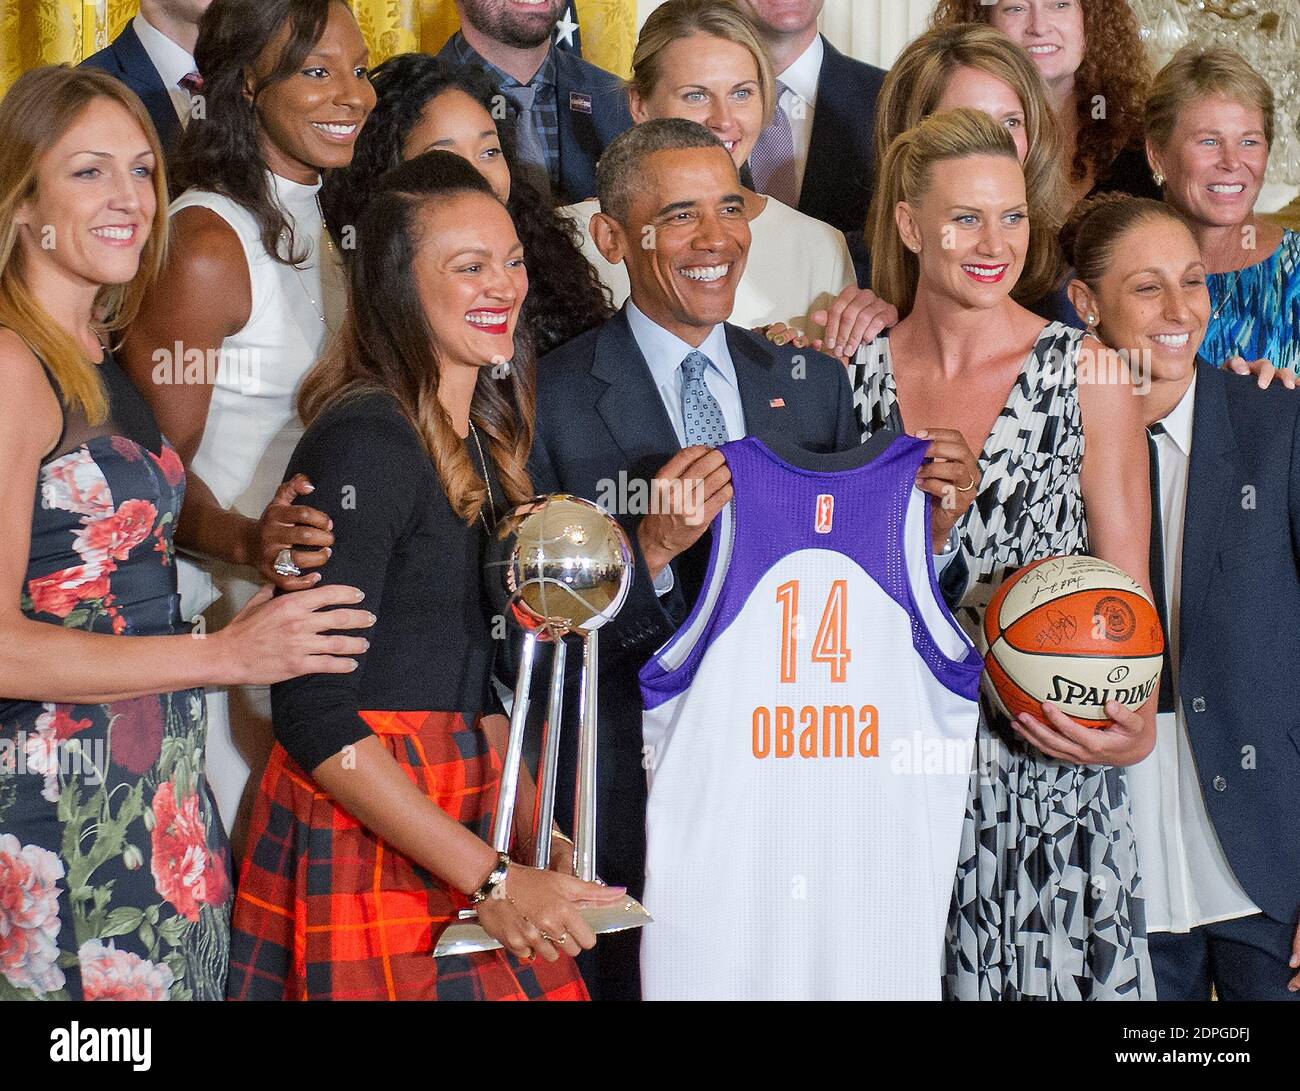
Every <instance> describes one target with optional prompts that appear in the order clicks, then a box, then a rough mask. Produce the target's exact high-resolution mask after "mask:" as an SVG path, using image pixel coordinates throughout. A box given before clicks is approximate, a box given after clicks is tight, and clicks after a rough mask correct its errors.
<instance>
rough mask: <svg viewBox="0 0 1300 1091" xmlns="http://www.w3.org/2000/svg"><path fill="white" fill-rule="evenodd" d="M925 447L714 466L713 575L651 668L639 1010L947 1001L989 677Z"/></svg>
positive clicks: (755, 450) (645, 676) (748, 458)
mask: <svg viewBox="0 0 1300 1091" xmlns="http://www.w3.org/2000/svg"><path fill="white" fill-rule="evenodd" d="M882 439H883V437H882ZM769 442H773V441H769ZM927 447H928V444H927V443H926V442H924V441H922V440H917V439H913V438H911V437H907V436H900V437H898V438H896V439H894V440H893V441H892V442H889V443H888V445H887V446H883V447H882V444H881V443H868V444H867V445H864V446H863V447H861V448H857V449H855V450H853V451H846V452H842V453H840V454H833V455H815V454H810V453H808V452H806V451H802V450H800V449H798V448H793V447H791V448H789V449H787V448H786V447H785V446H784V445H782V446H781V447H779V448H776V450H780V452H781V456H782V457H778V455H777V454H776V453H774V448H773V447H770V446H768V445H767V444H764V443H763V442H761V441H760V440H758V439H755V438H753V437H751V438H748V439H743V440H739V441H737V442H735V443H729V444H727V445H726V446H724V447H723V448H721V450H722V452H723V454H724V455H726V458H727V463H728V465H729V466H730V468H731V476H732V484H733V487H734V489H735V498H734V500H733V501H732V503H731V504H730V505H728V507H727V508H726V509H724V510H723V512H722V513H720V514H719V516H718V518H717V520H716V521H715V522H714V525H713V542H712V555H711V557H710V561H709V570H708V575H707V576H706V578H705V582H704V586H703V588H702V589H701V591H700V595H699V599H698V601H697V602H696V605H695V609H694V611H693V613H692V614H691V616H690V617H689V618H688V619H687V621H686V623H685V624H684V625H683V626H682V628H681V629H680V630H679V631H678V632H677V634H676V635H675V636H673V637H672V639H670V640H669V641H668V643H667V644H665V645H664V646H663V647H662V648H661V649H660V650H659V651H658V652H657V653H656V654H655V656H654V658H653V659H651V661H650V662H649V663H647V664H646V666H645V667H644V668H642V670H641V690H642V694H643V696H644V699H645V716H644V720H643V725H644V736H645V748H646V750H645V752H646V767H647V777H648V779H649V785H650V792H649V803H648V809H647V819H646V832H647V857H646V884H645V897H644V902H645V906H646V908H647V909H648V910H649V911H650V913H651V914H652V915H653V916H654V922H653V923H652V924H650V925H648V926H647V927H646V929H645V931H644V934H643V936H642V941H641V952H642V953H641V965H642V986H643V993H644V996H645V997H646V999H694V1000H706V999H707V1000H714V999H716V1000H723V999H745V1000H769V999H771V1000H775V999H855V998H856V999H935V998H937V997H938V996H939V982H940V976H941V966H942V956H943V942H944V930H945V925H946V920H947V914H948V906H949V902H950V901H951V898H952V888H953V879H954V875H955V872H956V867H957V854H958V846H959V842H960V838H961V829H962V816H963V813H964V810H965V804H966V795H967V782H968V777H969V773H970V767H971V754H972V749H973V746H974V739H975V726H976V720H977V717H978V711H977V708H978V706H977V696H978V692H979V679H980V672H981V669H982V663H981V660H980V657H979V654H978V652H977V651H976V650H975V648H974V647H973V646H972V645H971V643H970V641H969V640H968V639H967V638H966V636H965V634H964V633H963V632H962V630H961V629H960V628H959V627H958V625H957V623H956V622H955V621H954V620H953V618H952V615H951V614H950V613H949V612H948V610H947V608H946V607H945V606H944V604H943V600H942V599H941V597H940V595H939V589H938V585H937V583H936V580H935V575H934V568H933V562H932V560H931V547H930V519H929V497H928V496H927V495H926V494H925V493H923V492H921V491H920V490H919V489H917V488H916V487H915V477H916V474H917V471H918V469H919V468H920V466H921V464H922V461H923V459H924V457H925V451H926V449H927ZM873 451H875V452H877V453H876V454H875V457H874V458H872V459H871V460H870V461H867V462H866V463H865V465H864V464H863V463H864V460H865V459H866V458H868V457H870V455H871V454H872V452H873Z"/></svg>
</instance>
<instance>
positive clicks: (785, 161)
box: [749, 80, 799, 208]
mask: <svg viewBox="0 0 1300 1091" xmlns="http://www.w3.org/2000/svg"><path fill="white" fill-rule="evenodd" d="M776 87H777V92H776V104H777V105H776V112H775V113H774V114H773V115H772V123H771V124H770V125H768V127H767V128H766V129H764V130H763V132H762V133H761V134H760V135H759V138H758V142H757V143H756V144H755V145H754V150H753V151H752V152H750V153H749V169H750V172H751V173H752V174H753V176H754V188H755V189H756V190H758V192H759V193H766V194H768V196H770V197H775V198H776V199H777V200H778V201H780V202H781V203H782V204H787V205H790V206H791V207H792V208H793V207H794V206H795V205H797V204H798V203H799V194H798V192H797V190H796V187H795V174H796V171H795V161H794V131H793V130H792V129H791V128H790V119H789V117H787V116H786V112H785V110H783V109H782V108H781V98H782V96H784V94H785V93H786V91H788V90H789V88H788V87H786V85H785V84H784V83H782V82H781V81H780V80H777V81H776Z"/></svg>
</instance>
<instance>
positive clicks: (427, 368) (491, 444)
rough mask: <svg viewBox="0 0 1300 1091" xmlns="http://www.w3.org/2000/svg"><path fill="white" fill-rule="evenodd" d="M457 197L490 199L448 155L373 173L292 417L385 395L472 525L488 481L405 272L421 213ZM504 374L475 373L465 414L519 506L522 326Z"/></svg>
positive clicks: (523, 451)
mask: <svg viewBox="0 0 1300 1091" xmlns="http://www.w3.org/2000/svg"><path fill="white" fill-rule="evenodd" d="M465 193H478V194H482V195H484V196H485V197H487V198H488V199H489V200H492V201H495V200H497V198H496V196H495V195H494V194H493V192H492V187H491V186H490V185H489V184H488V182H487V180H486V179H485V178H484V177H483V176H482V175H481V174H479V172H478V171H477V170H475V168H474V166H473V165H472V164H471V163H469V162H467V161H466V160H464V159H462V158H461V157H460V156H458V155H454V154H453V153H451V152H444V151H433V152H426V153H425V154H424V155H420V156H417V157H416V158H414V159H411V160H409V161H408V162H406V163H403V164H402V165H401V166H399V167H395V168H394V169H393V170H391V171H389V172H388V173H387V174H385V175H384V176H383V177H382V178H380V179H379V182H378V183H377V185H376V189H375V192H374V195H373V196H372V197H371V199H370V203H369V204H368V205H367V206H366V208H365V210H364V211H363V212H362V214H361V217H360V219H359V222H358V223H357V248H356V253H355V256H354V257H353V260H352V263H351V267H350V270H349V276H350V279H349V284H348V303H349V306H348V317H347V319H346V321H345V322H344V324H343V328H342V329H341V330H340V331H339V336H338V338H337V339H336V340H335V342H334V344H333V346H332V347H331V348H330V350H329V351H328V352H327V353H326V355H325V356H324V357H323V358H322V359H321V361H320V362H319V363H318V364H317V365H316V366H315V367H314V368H313V369H312V370H311V371H310V372H309V373H308V374H307V376H306V377H305V378H304V379H303V382H302V387H301V389H300V390H299V392H298V414H299V416H300V417H301V418H302V420H303V423H304V424H306V425H307V426H309V427H310V425H311V424H312V423H313V422H314V421H315V420H317V419H318V418H319V417H320V416H321V414H322V413H324V412H325V411H326V410H327V409H329V408H330V407H331V406H333V405H335V404H337V403H338V402H340V401H341V400H343V399H346V398H349V397H355V396H357V395H360V394H366V393H372V392H376V391H384V392H387V393H388V394H391V395H392V396H393V397H394V398H396V399H397V403H398V405H399V406H400V407H401V410H402V412H403V413H404V414H405V415H406V417H407V419H408V420H409V421H410V422H411V425H412V427H413V428H415V430H416V432H418V433H419V435H420V438H421V440H422V441H423V442H424V447H425V450H426V451H428V453H429V457H430V458H431V459H432V460H433V464H434V468H435V469H436V470H437V472H438V479H439V480H440V481H441V482H442V486H443V488H444V489H445V490H446V491H447V498H448V500H450V501H451V506H452V509H453V510H454V511H455V512H456V514H457V515H459V516H460V517H461V518H462V519H464V520H465V522H466V523H472V522H473V521H474V520H475V519H477V518H478V515H479V512H480V511H481V510H482V507H483V503H484V501H485V500H486V498H487V485H486V483H485V482H484V480H483V478H482V477H480V476H479V474H478V471H477V470H476V469H475V468H474V463H473V461H472V460H471V459H470V457H469V455H468V453H467V452H466V450H465V445H464V443H463V442H462V440H461V438H460V437H459V436H458V435H456V431H455V428H454V426H453V425H452V421H451V418H450V417H449V416H448V415H447V411H446V410H445V409H444V408H443V407H442V403H441V402H440V401H439V400H438V385H439V381H440V377H441V369H440V367H439V363H438V359H439V353H440V349H439V346H438V344H437V340H436V338H435V337H434V334H433V330H432V328H431V327H430V325H429V321H428V319H427V318H426V316H425V313H424V309H423V307H422V306H421V303H420V296H419V291H418V289H417V287H416V282H415V272H414V260H415V255H416V253H417V251H418V250H419V247H420V243H421V239H422V234H421V222H420V220H421V214H422V213H423V211H424V210H425V209H427V208H428V207H430V206H431V205H434V204H436V203H438V202H442V201H446V200H448V199H449V198H452V197H457V196H460V195H463V194H465ZM504 370H508V372H509V374H503V373H502V371H501V370H498V369H497V368H495V367H494V368H491V369H489V368H487V367H484V368H483V369H482V370H481V371H480V372H479V376H478V383H477V385H476V386H475V388H474V397H473V400H472V401H471V403H470V419H471V420H472V421H473V422H474V426H475V427H476V428H478V430H479V431H480V432H482V433H483V435H484V436H485V437H487V443H488V449H489V451H490V452H491V454H492V460H493V462H494V463H495V464H496V468H497V473H498V474H499V475H500V478H501V485H502V487H503V488H504V489H505V493H506V498H507V499H508V500H510V501H511V502H513V503H519V502H520V501H523V500H527V499H529V498H530V497H531V496H532V493H533V489H532V482H531V481H530V480H529V477H528V465H527V464H528V452H529V449H530V448H531V447H532V443H533V411H534V406H535V404H536V394H535V388H534V375H533V351H532V346H531V344H530V343H529V341H528V335H527V333H526V332H525V327H524V323H522V322H520V323H518V324H517V325H516V327H515V344H514V358H513V359H512V360H511V361H510V364H509V367H508V368H507V369H504ZM485 373H486V374H485Z"/></svg>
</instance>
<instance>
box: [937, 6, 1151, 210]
mask: <svg viewBox="0 0 1300 1091" xmlns="http://www.w3.org/2000/svg"><path fill="white" fill-rule="evenodd" d="M972 22H981V23H988V24H989V25H991V26H992V27H993V28H994V29H995V30H999V31H1001V32H1002V33H1003V34H1005V35H1007V37H1009V38H1010V39H1011V40H1012V41H1013V42H1015V43H1016V44H1017V45H1018V46H1021V47H1022V48H1023V49H1024V50H1025V51H1026V52H1027V53H1028V54H1029V56H1030V57H1031V58H1032V59H1033V62H1034V64H1035V65H1037V66H1038V70H1039V71H1040V72H1041V73H1042V75H1043V79H1044V81H1046V83H1047V87H1048V90H1049V92H1050V94H1051V97H1052V101H1053V104H1054V108H1055V111H1056V119H1057V122H1058V123H1059V124H1060V128H1061V139H1062V146H1063V148H1064V155H1063V157H1062V160H1063V162H1064V163H1065V165H1066V168H1067V172H1068V183H1069V195H1068V201H1069V204H1070V205H1071V206H1073V205H1074V203H1075V202H1076V201H1078V200H1080V199H1081V198H1083V197H1086V196H1088V195H1090V194H1092V193H1099V192H1103V191H1107V190H1120V191H1122V192H1125V193H1131V194H1133V195H1134V196H1135V197H1158V196H1159V192H1158V190H1157V189H1156V186H1155V184H1154V183H1153V182H1152V179H1151V172H1150V170H1149V169H1148V168H1147V164H1146V160H1145V159H1144V157H1143V155H1142V104H1143V101H1144V99H1145V97H1146V90H1147V85H1148V84H1149V83H1150V81H1151V64H1150V61H1149V60H1148V59H1147V53H1146V47H1145V46H1144V45H1143V44H1142V38H1141V35H1140V30H1141V28H1140V27H1139V25H1138V21H1137V17H1136V16H1135V15H1134V14H1133V9H1132V8H1131V7H1130V6H1129V4H1128V0H991V2H990V0H939V2H938V3H937V4H936V5H935V9H934V14H933V15H932V16H931V18H930V24H931V26H934V27H944V26H952V25H953V24H955V23H972ZM1066 211H1068V209H1065V210H1063V213H1064V212H1066Z"/></svg>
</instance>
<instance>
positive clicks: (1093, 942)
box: [849, 322, 1155, 1000]
mask: <svg viewBox="0 0 1300 1091" xmlns="http://www.w3.org/2000/svg"><path fill="white" fill-rule="evenodd" d="M1082 338H1083V333H1082V331H1080V330H1076V329H1071V328H1070V327H1068V326H1065V325H1062V324H1060V323H1055V322H1054V323H1051V324H1049V325H1048V326H1047V327H1046V328H1045V329H1044V330H1043V332H1042V333H1041V334H1040V335H1039V337H1038V340H1037V342H1036V343H1035V345H1034V348H1033V350H1032V352H1031V353H1030V354H1029V356H1028V357H1027V359H1026V361H1025V366H1024V367H1023V368H1022V369H1021V372H1020V375H1019V377H1018V379H1017V380H1016V382H1015V384H1014V386H1013V387H1012V389H1011V393H1010V395H1009V396H1008V398H1007V401H1006V404H1005V405H1004V406H1003V408H1002V411H1001V412H1000V413H999V414H998V418H997V420H996V422H995V423H994V426H993V430H992V432H991V433H990V435H989V437H988V440H987V441H986V443H985V445H984V449H983V450H982V451H981V452H980V453H979V465H980V472H981V478H980V487H979V494H978V495H977V496H976V498H975V502H974V504H972V505H971V507H970V509H969V510H968V511H967V512H966V514H965V515H964V516H963V517H962V520H961V522H960V523H958V526H957V529H958V532H959V535H960V538H961V545H962V549H963V552H964V553H965V555H966V561H967V563H968V565H969V567H970V582H969V584H968V586H967V590H966V594H965V596H964V597H963V599H962V601H961V604H960V607H959V608H958V610H957V611H956V615H957V618H958V620H959V621H960V622H961V624H962V626H963V628H965V630H966V632H967V634H968V635H969V636H970V638H971V639H972V640H973V641H974V642H975V644H976V646H977V647H979V649H980V651H981V652H983V651H985V650H986V647H985V642H984V639H983V632H982V622H983V618H984V609H985V607H986V606H987V605H988V602H989V599H990V598H992V596H993V592H994V591H995V590H997V587H998V585H999V584H1000V583H1001V582H1002V581H1003V579H1004V578H1006V577H1007V576H1008V575H1010V574H1011V573H1013V572H1015V571H1016V570H1017V569H1018V568H1020V567H1022V566H1023V565H1026V564H1028V563H1029V562H1031V561H1035V560H1038V559H1039V558H1042V557H1050V556H1058V555H1062V554H1078V553H1084V552H1086V551H1087V546H1088V530H1087V524H1086V522H1085V519H1084V510H1083V493H1082V487H1081V484H1080V471H1081V469H1082V466H1083V424H1082V419H1081V417H1080V412H1079V398H1078V386H1077V374H1076V368H1075V364H1076V360H1077V357H1078V352H1079V346H1080V343H1081V340H1082ZM849 378H850V381H851V382H852V384H853V390H854V407H855V410H856V412H857V416H858V421H859V423H860V425H861V426H862V432H863V438H864V439H865V438H867V437H868V436H870V435H871V434H872V433H873V432H875V431H877V430H878V429H880V428H885V427H892V428H894V429H895V430H898V431H901V430H902V420H901V414H900V413H899V411H898V409H897V401H898V392H897V387H896V386H895V383H894V374H893V366H892V363H891V360H890V355H889V338H888V336H887V335H882V336H881V337H878V338H877V339H876V340H875V341H873V342H872V343H871V344H869V345H864V346H862V348H861V349H859V350H858V355H857V357H856V358H855V360H854V363H853V366H852V367H851V369H850V374H849ZM936 423H939V422H936ZM944 992H945V995H946V996H947V997H948V998H949V999H954V1000H1017V999H1049V1000H1121V999H1124V1000H1137V999H1154V996H1155V983H1154V979H1153V977H1152V973H1151V964H1150V959H1149V957H1148V955H1147V941H1146V924H1145V917H1144V910H1143V904H1142V897H1141V887H1140V882H1139V877H1138V864H1137V851H1136V847H1135V844H1134V835H1133V826H1132V822H1131V819H1130V815H1129V803H1128V789H1127V786H1126V783H1125V778H1124V772H1123V770H1122V769H1120V768H1116V767H1113V766H1090V765H1084V766H1080V765H1075V764H1072V763H1069V762H1063V761H1058V760H1057V759H1055V758H1051V757H1048V756H1047V755H1045V754H1043V753H1042V752H1041V751H1039V750H1037V749H1036V748H1033V747H1029V746H1027V745H1026V744H1025V743H1023V742H1022V741H1020V739H1019V738H1018V736H1016V735H1015V733H1014V732H1013V731H1012V729H1011V727H1010V725H1009V722H1008V718H1007V714H1006V712H1005V711H1004V710H1003V708H1002V706H1001V704H1000V702H998V700H997V698H996V697H994V696H993V694H992V689H991V687H990V684H989V682H988V676H987V675H985V678H984V683H983V690H982V692H981V695H980V727H979V737H978V747H977V750H976V755H975V763H974V768H973V769H972V771H971V781H970V794H969V799H968V801H967V806H966V820H965V823H964V827H963V830H962V845H961V855H960V857H959V860H958V865H957V877H956V885H955V888H954V892H953V904H952V909H951V912H950V915H949V921H948V950H947V956H946V973H945V980H944Z"/></svg>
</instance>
